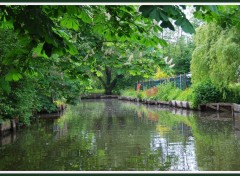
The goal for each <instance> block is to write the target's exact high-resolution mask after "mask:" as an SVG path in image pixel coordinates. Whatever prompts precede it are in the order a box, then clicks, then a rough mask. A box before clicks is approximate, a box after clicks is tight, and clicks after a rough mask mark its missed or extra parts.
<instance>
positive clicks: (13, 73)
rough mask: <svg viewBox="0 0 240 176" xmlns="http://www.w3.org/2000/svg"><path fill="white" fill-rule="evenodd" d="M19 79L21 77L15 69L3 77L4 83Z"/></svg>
mask: <svg viewBox="0 0 240 176" xmlns="http://www.w3.org/2000/svg"><path fill="white" fill-rule="evenodd" d="M21 78H22V75H21V74H20V73H19V72H18V71H17V70H16V69H11V70H10V71H9V72H8V73H7V75H5V80H6V81H18V80H19V79H21Z"/></svg>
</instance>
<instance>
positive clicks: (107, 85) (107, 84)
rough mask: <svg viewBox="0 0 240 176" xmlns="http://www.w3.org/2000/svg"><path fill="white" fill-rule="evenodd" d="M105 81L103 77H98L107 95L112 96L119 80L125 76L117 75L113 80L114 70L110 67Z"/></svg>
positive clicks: (106, 69)
mask: <svg viewBox="0 0 240 176" xmlns="http://www.w3.org/2000/svg"><path fill="white" fill-rule="evenodd" d="M105 75H106V77H105V80H103V78H102V77H98V79H99V80H100V81H101V83H102V85H103V87H104V89H105V94H106V95H112V91H113V89H114V88H115V87H116V85H117V82H118V80H119V79H122V78H123V77H124V76H123V75H117V76H116V77H115V78H114V79H113V80H112V70H111V68H110V67H106V68H105Z"/></svg>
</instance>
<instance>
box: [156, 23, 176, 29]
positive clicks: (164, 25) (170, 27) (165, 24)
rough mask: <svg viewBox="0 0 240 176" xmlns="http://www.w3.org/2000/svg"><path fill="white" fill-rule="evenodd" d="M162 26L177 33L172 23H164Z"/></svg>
mask: <svg viewBox="0 0 240 176" xmlns="http://www.w3.org/2000/svg"><path fill="white" fill-rule="evenodd" d="M160 26H161V27H163V28H169V29H171V30H172V31H175V28H174V26H173V25H172V23H171V22H170V21H163V22H162V23H161V25H160Z"/></svg>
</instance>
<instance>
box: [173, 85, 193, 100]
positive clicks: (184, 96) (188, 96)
mask: <svg viewBox="0 0 240 176" xmlns="http://www.w3.org/2000/svg"><path fill="white" fill-rule="evenodd" d="M193 97H194V96H193V90H192V88H187V89H185V90H183V91H181V92H180V94H179V95H178V96H177V98H176V99H177V100H181V101H190V102H192V101H193Z"/></svg>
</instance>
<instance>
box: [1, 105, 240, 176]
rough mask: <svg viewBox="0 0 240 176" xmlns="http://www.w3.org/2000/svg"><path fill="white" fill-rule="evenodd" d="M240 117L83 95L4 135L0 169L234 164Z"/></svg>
mask: <svg viewBox="0 0 240 176" xmlns="http://www.w3.org/2000/svg"><path fill="white" fill-rule="evenodd" d="M238 123H239V122H238V121H237V119H235V120H233V119H232V118H231V117H230V114H229V115H226V116H222V117H221V115H220V117H219V114H218V115H217V114H214V113H211V114H209V113H205V114H200V113H197V112H195V113H194V112H191V111H186V110H180V109H168V108H160V107H157V106H146V105H142V104H137V103H133V102H124V101H119V100H84V101H82V102H81V103H80V104H78V105H77V106H72V107H70V108H68V110H67V111H66V113H65V114H64V116H62V117H61V118H59V119H55V120H53V119H52V120H41V119H39V120H38V121H37V122H36V123H35V124H34V125H32V126H31V127H29V128H27V129H22V130H21V131H20V132H18V133H17V134H15V135H12V136H10V139H9V140H8V139H5V141H4V140H2V141H1V144H0V170H2V171H15V170H18V171H23V170H28V171H31V170H37V171H45V170H47V171H54V170H57V171H68V170H71V171H198V170H200V171H222V170H224V171H236V170H240V157H239V156H240V137H239V136H240V135H239V131H238V129H240V125H238ZM6 141H9V142H6Z"/></svg>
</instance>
